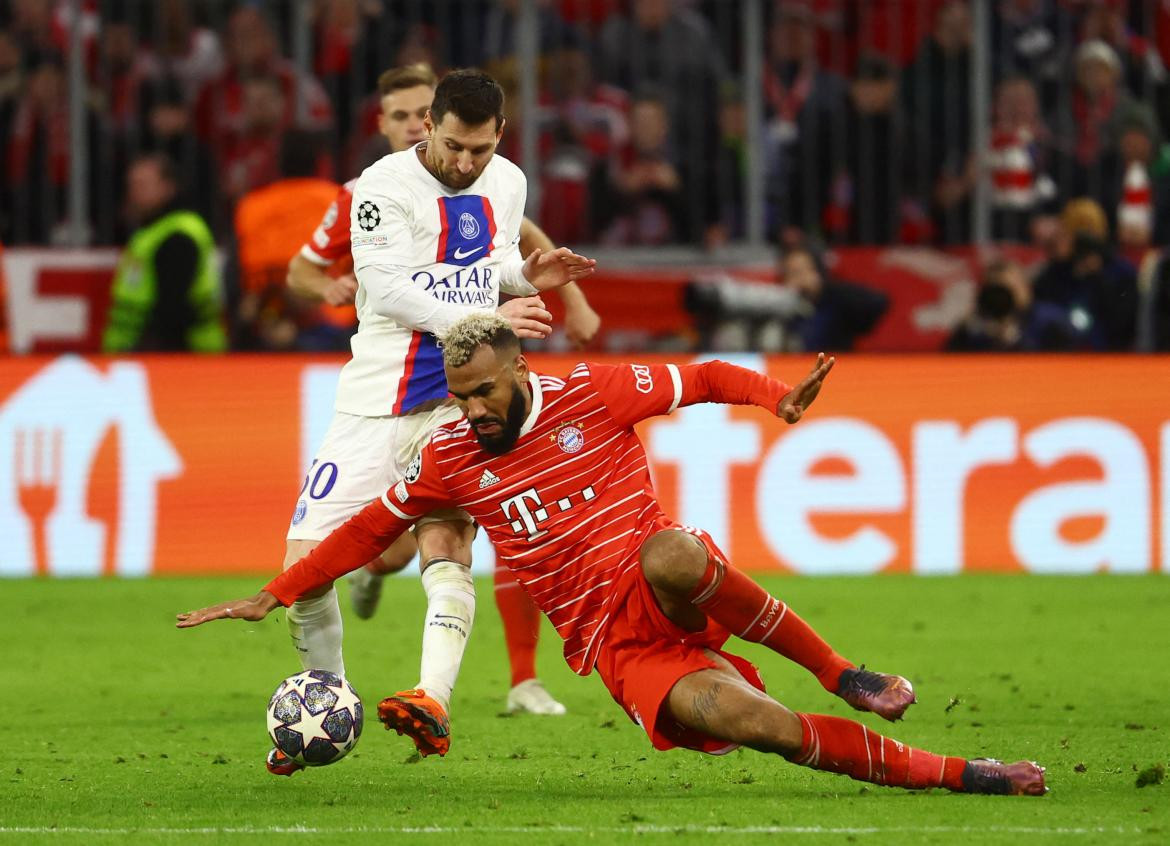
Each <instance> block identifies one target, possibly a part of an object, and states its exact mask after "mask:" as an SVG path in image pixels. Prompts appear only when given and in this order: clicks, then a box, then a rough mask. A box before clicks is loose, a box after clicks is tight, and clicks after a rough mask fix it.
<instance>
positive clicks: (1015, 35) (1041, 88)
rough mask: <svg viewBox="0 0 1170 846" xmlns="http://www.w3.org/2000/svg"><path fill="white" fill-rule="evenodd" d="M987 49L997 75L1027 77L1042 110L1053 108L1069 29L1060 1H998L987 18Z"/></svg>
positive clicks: (1068, 18) (1065, 60) (1069, 19)
mask: <svg viewBox="0 0 1170 846" xmlns="http://www.w3.org/2000/svg"><path fill="white" fill-rule="evenodd" d="M991 27H992V30H991V50H992V61H993V62H994V71H995V74H996V76H997V77H1014V78H1021V79H1028V80H1031V82H1032V83H1033V85H1034V86H1035V90H1036V93H1037V95H1038V96H1039V98H1040V102H1041V104H1042V106H1043V110H1044V111H1045V112H1049V111H1051V110H1052V109H1053V108H1055V106H1056V103H1057V99H1058V96H1059V91H1060V87H1061V84H1062V83H1063V77H1064V74H1065V68H1066V67H1067V66H1068V53H1069V47H1068V40H1069V35H1070V34H1071V33H1072V31H1073V20H1072V17H1071V15H1070V12H1069V10H1068V9H1067V8H1065V5H1064V4H1063V3H1061V2H1060V0H999V2H997V3H996V4H995V7H994V9H993V11H992V18H991Z"/></svg>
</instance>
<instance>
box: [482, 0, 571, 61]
mask: <svg viewBox="0 0 1170 846" xmlns="http://www.w3.org/2000/svg"><path fill="white" fill-rule="evenodd" d="M519 7H520V0H494V2H492V4H491V6H490V8H489V9H488V12H487V15H486V17H485V19H484V27H483V33H482V40H481V42H480V48H481V49H482V51H483V52H482V54H481V56H480V59H479V63H480V64H485V63H487V62H492V61H496V60H499V59H506V58H510V57H513V56H515V55H516V13H517V11H518V10H519ZM536 26H537V44H538V45H539V49H540V50H541V51H542V52H553V51H556V50H559V49H564V48H572V47H580V46H582V44H583V39H582V36H581V34H580V33H579V32H578V31H577V30H576V29H575V28H574V27H573V26H571V25H570V24H567V23H566V22H565V19H564V18H562V17H561V14H560V11H559V9H558V8H557V6H556V4H555V3H554V2H553V0H536Z"/></svg>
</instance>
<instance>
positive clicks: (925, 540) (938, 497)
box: [913, 417, 1017, 573]
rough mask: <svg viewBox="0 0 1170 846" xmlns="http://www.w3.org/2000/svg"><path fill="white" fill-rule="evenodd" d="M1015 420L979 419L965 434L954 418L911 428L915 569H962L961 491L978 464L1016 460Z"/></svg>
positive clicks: (938, 570) (964, 526)
mask: <svg viewBox="0 0 1170 846" xmlns="http://www.w3.org/2000/svg"><path fill="white" fill-rule="evenodd" d="M1016 440H1017V430H1016V422H1015V421H1014V420H1009V419H1008V418H1006V417H992V418H989V419H987V420H980V421H979V422H978V423H976V424H975V425H974V426H972V427H971V428H970V429H968V430H967V432H966V433H965V434H964V432H963V430H962V429H961V427H960V426H959V424H958V423H955V422H954V421H952V420H937V421H936V420H930V421H924V422H922V423H919V424H917V425H916V426H915V427H914V463H913V468H914V534H913V537H914V569H915V570H917V571H918V572H919V573H957V572H959V571H960V570H961V569H962V567H963V538H964V536H965V532H966V521H965V520H964V507H963V504H964V502H965V499H966V498H965V496H964V493H965V492H966V488H967V479H968V477H969V476H970V475H971V473H972V472H973V471H974V470H975V468H976V467H981V466H983V465H985V464H1010V463H1011V462H1013V461H1015V460H1016Z"/></svg>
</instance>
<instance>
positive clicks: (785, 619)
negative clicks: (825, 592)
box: [691, 558, 853, 693]
mask: <svg viewBox="0 0 1170 846" xmlns="http://www.w3.org/2000/svg"><path fill="white" fill-rule="evenodd" d="M691 602H693V603H694V604H695V605H696V606H697V607H698V608H700V609H702V611H703V613H705V614H707V615H708V616H709V617H712V618H713V619H714V620H715V621H716V622H717V623H719V624H720V625H722V626H724V627H725V628H727V629H729V630H730V631H731V632H732V633H733V634H735V635H736V636H738V637H740V638H743V639H744V640H750V641H751V642H752V643H762V644H764V646H767V647H768V648H769V649H772V650H774V651H776V652H779V653H780V654H781V655H783V656H784V657H785V658H788V659H790V660H792V661H795V662H796V663H797V664H800V666H802V667H804V668H805V669H806V670H808V671H809V672H810V673H812V674H813V675H814V676H816V677H817V681H819V682H820V683H821V684H822V685H823V686H824V688H825V690H827V691H829V692H830V693H836V692H837V683H838V682H839V680H840V678H841V672H842V671H843V670H847V669H849V668H850V667H852V666H853V664H851V663H850V662H849V661H846V660H845V659H844V658H842V657H841V656H840V655H838V654H837V653H836V652H834V651H833V649H832V647H831V646H829V644H827V643H825V642H824V641H823V640H822V639H821V636H820V635H818V634H817V633H816V631H814V630H813V628H812V626H810V625H809V624H808V623H806V622H805V621H804V620H802V619H800V617H799V616H798V615H797V614H796V612H795V611H793V610H792V609H791V608H789V607H788V606H787V605H785V604H784V603H783V602H781V601H780V600H779V599H776V598H774V597H773V596H771V595H770V594H769V593H768V592H767V591H766V590H764V589H763V588H762V587H760V586H759V585H758V584H756V583H755V582H754V581H752V580H751V579H749V578H748V577H747V576H745V575H744V574H743V573H741V572H740V571H739V570H736V569H735V568H734V567H732V566H731V565H730V564H727V563H726V562H724V561H720V560H718V559H715V558H711V559H709V560H708V562H707V572H706V573H704V574H703V578H702V580H701V581H700V582H699V584H698V585H697V586H696V587H695V590H694V592H693V593H692V594H691Z"/></svg>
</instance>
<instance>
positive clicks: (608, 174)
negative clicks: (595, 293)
mask: <svg viewBox="0 0 1170 846" xmlns="http://www.w3.org/2000/svg"><path fill="white" fill-rule="evenodd" d="M670 129H671V126H670V115H669V114H668V112H667V109H666V104H665V103H664V102H663V100H662V99H661V98H660V97H658V96H656V95H653V94H642V95H639V96H637V97H635V98H634V101H633V104H632V105H631V107H630V142H629V144H627V145H626V146H624V147H622V148H621V149H620V150H618V151H616V153H615V154H614V155H613V156H612V157H611V159H610V161H609V162H608V165H607V167H606V168H605V169H604V170H603V172H602V177H601V179H599V180H598V181H599V182H600V183H601V184H600V185H599V190H598V192H597V203H596V211H597V213H598V215H599V218H600V225H599V231H600V236H601V237H600V240H601V242H602V243H605V244H617V245H629V246H657V245H660V244H669V243H673V242H676V241H680V240H689V239H691V238H692V237H693V236H694V231H693V229H692V226H691V223H692V221H691V220H690V219H689V218H688V217H687V210H688V204H687V203H685V202H684V201H683V198H684V196H685V192H686V190H687V182H686V176H685V170H684V169H683V167H682V165H680V164H679V163H678V161H677V160H676V158H675V157H674V156H673V155H672V153H671V151H670V146H669V145H670V137H671V132H670Z"/></svg>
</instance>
